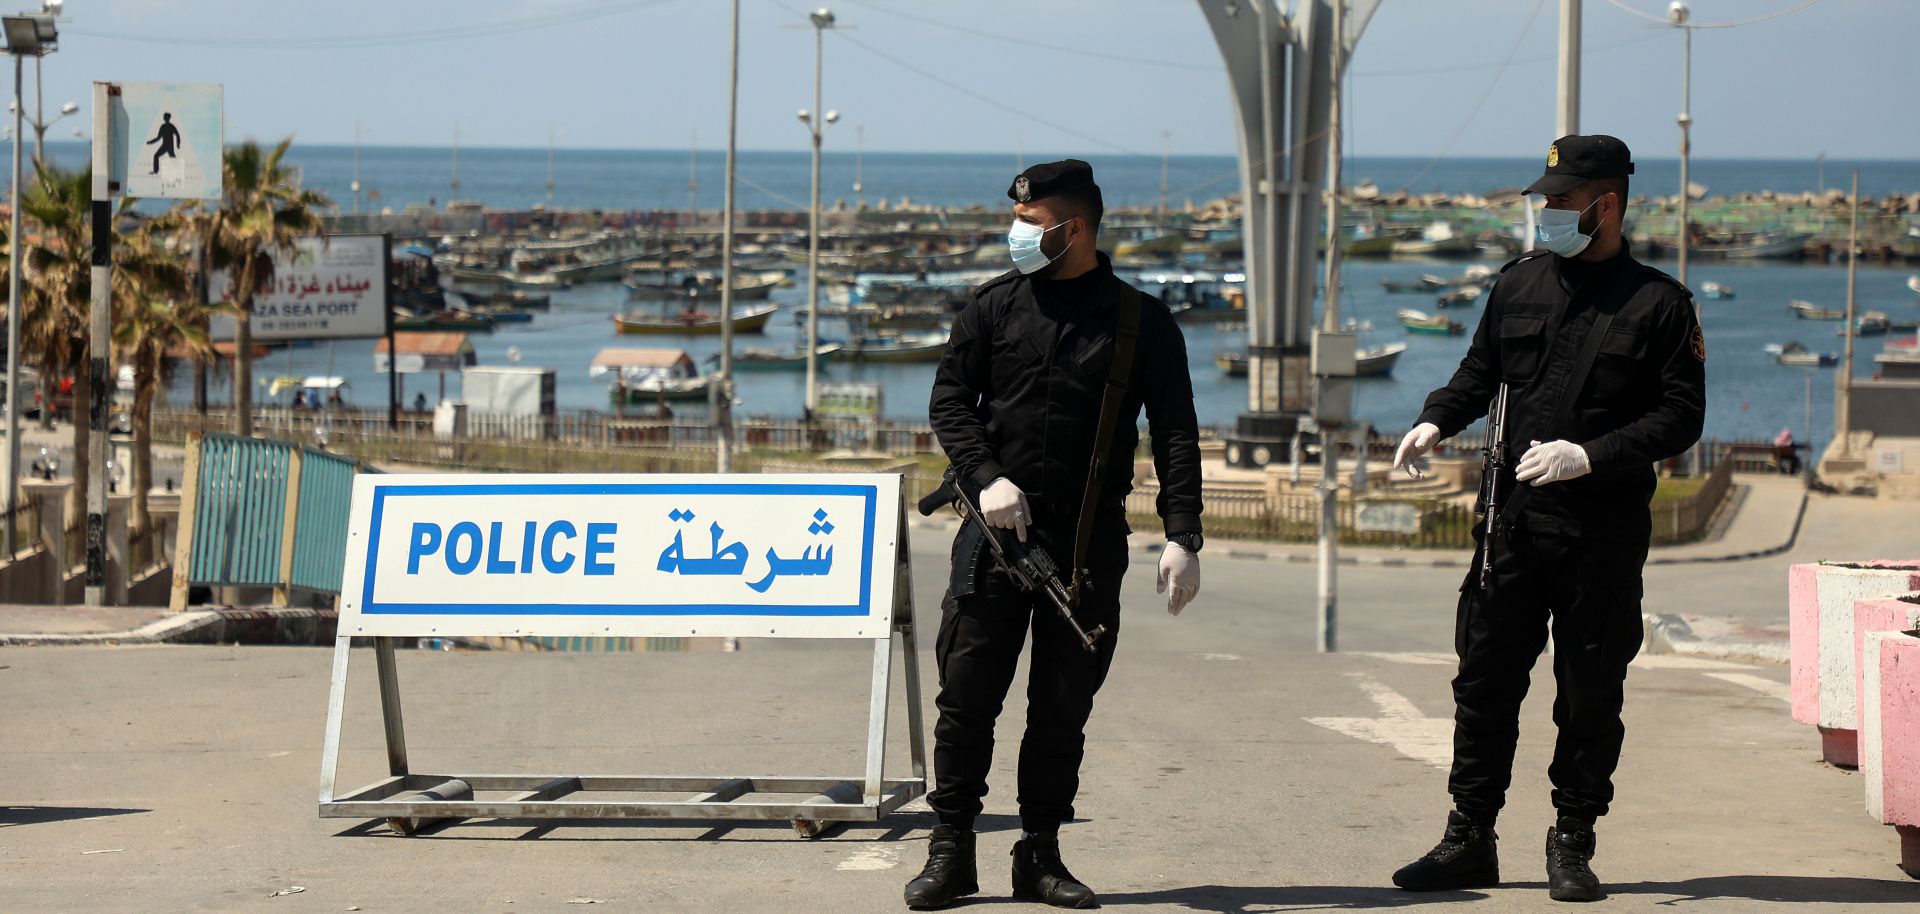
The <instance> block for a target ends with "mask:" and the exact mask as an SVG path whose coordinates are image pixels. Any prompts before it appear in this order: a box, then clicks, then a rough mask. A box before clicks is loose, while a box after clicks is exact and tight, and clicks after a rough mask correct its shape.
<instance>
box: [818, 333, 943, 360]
mask: <svg viewBox="0 0 1920 914" xmlns="http://www.w3.org/2000/svg"><path fill="white" fill-rule="evenodd" d="M946 350H947V334H946V333H944V332H939V333H919V334H882V335H879V336H866V337H860V338H858V339H856V340H854V342H853V343H852V344H850V345H848V346H844V347H842V348H841V349H840V350H839V351H837V352H835V353H834V354H833V357H834V359H835V360H836V361H841V362H938V361H940V354H941V353H943V352H945V351H946Z"/></svg>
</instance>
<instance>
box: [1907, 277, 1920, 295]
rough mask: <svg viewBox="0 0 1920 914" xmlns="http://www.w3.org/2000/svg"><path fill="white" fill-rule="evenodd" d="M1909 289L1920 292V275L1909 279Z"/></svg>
mask: <svg viewBox="0 0 1920 914" xmlns="http://www.w3.org/2000/svg"><path fill="white" fill-rule="evenodd" d="M1907 288H1909V289H1912V290H1913V291H1915V292H1920V273H1915V274H1913V275H1912V276H1909V277H1907Z"/></svg>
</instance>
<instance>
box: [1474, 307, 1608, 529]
mask: <svg viewBox="0 0 1920 914" xmlns="http://www.w3.org/2000/svg"><path fill="white" fill-rule="evenodd" d="M1614 285H1615V283H1611V282H1610V283H1607V286H1608V287H1609V288H1611V287H1612V286H1614ZM1567 304H1568V305H1569V306H1570V305H1571V304H1572V301H1571V299H1569V301H1568V303H1567ZM1594 309H1595V311H1594V315H1593V323H1592V324H1591V325H1590V326H1589V327H1588V328H1587V336H1586V338H1585V339H1583V340H1581V341H1580V355H1579V356H1578V357H1577V358H1575V359H1574V362H1573V374H1571V375H1568V376H1567V386H1565V387H1563V388H1561V389H1560V399H1559V400H1558V401H1557V402H1555V403H1554V405H1553V415H1551V416H1549V417H1547V424H1546V426H1545V429H1546V435H1547V440H1549V441H1551V440H1555V439H1557V438H1560V437H1561V436H1562V435H1563V434H1564V426H1565V424H1566V421H1567V417H1568V416H1569V415H1570V414H1571V413H1572V411H1573V401H1574V400H1575V399H1576V398H1577V397H1579V396H1580V389H1581V388H1583V387H1585V386H1587V375H1589V374H1591V373H1592V372H1593V362H1594V359H1595V358H1597V357H1598V356H1599V354H1600V343H1601V341H1603V340H1605V339H1606V337H1607V328H1608V327H1611V326H1612V325H1613V315H1614V313H1615V312H1614V311H1602V310H1599V309H1600V301H1598V300H1596V302H1595V303H1594ZM1615 310H1616V311H1617V310H1618V309H1615ZM1564 320H1565V313H1564V312H1562V314H1561V316H1560V319H1559V320H1558V321H1556V322H1555V323H1556V324H1558V323H1561V322H1564ZM1510 453H1511V452H1510ZM1522 453H1523V454H1524V453H1525V452H1524V451H1523V452H1522ZM1517 465H1518V464H1516V466H1517ZM1495 485H1498V483H1497V482H1496V483H1495ZM1534 488H1535V487H1534V486H1530V485H1516V486H1515V487H1514V493H1513V497H1511V498H1509V499H1507V503H1506V504H1504V505H1501V506H1500V517H1499V518H1498V519H1499V520H1503V521H1505V520H1511V519H1512V518H1516V517H1519V516H1520V513H1521V512H1522V511H1525V510H1526V508H1527V502H1529V501H1531V500H1532V499H1533V492H1534ZM1489 526H1491V525H1489Z"/></svg>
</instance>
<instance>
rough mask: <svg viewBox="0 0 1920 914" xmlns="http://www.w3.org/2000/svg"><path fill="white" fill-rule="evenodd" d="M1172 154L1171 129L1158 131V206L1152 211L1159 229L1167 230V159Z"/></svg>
mask: <svg viewBox="0 0 1920 914" xmlns="http://www.w3.org/2000/svg"><path fill="white" fill-rule="evenodd" d="M1172 156H1173V131H1171V130H1162V131H1160V206H1159V208H1158V209H1155V210H1154V211H1153V215H1154V220H1155V221H1156V222H1158V223H1159V224H1158V225H1157V226H1156V228H1158V229H1159V230H1160V231H1163V232H1164V231H1166V230H1167V161H1168V160H1169V159H1170V158H1172Z"/></svg>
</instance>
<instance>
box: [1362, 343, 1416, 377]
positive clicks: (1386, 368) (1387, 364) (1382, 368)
mask: <svg viewBox="0 0 1920 914" xmlns="http://www.w3.org/2000/svg"><path fill="white" fill-rule="evenodd" d="M1406 351H1407V344H1405V343H1387V344H1386V345H1383V346H1370V347H1368V348H1366V349H1362V350H1360V351H1359V352H1358V353H1356V354H1355V355H1354V363H1353V366H1354V370H1353V373H1354V376H1355V377H1361V378H1384V377H1386V376H1388V375H1391V374H1393V366H1394V363H1396V362H1398V361H1400V353H1403V352H1406Z"/></svg>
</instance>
